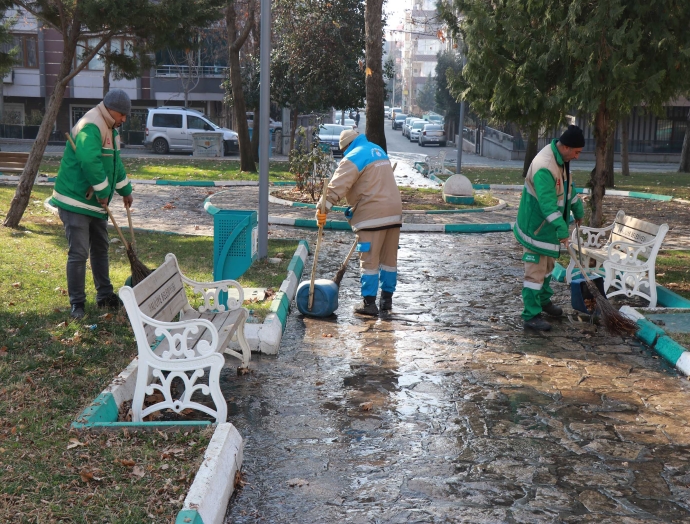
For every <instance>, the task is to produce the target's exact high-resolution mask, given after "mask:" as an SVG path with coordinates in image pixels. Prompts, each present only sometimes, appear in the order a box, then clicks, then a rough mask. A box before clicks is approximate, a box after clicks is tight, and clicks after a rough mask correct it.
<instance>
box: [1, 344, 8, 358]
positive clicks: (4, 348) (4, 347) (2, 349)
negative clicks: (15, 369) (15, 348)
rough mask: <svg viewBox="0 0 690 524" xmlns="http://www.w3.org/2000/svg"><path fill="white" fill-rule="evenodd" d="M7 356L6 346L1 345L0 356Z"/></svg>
mask: <svg viewBox="0 0 690 524" xmlns="http://www.w3.org/2000/svg"><path fill="white" fill-rule="evenodd" d="M6 356H7V346H2V347H1V348H0V358H4V357H6Z"/></svg>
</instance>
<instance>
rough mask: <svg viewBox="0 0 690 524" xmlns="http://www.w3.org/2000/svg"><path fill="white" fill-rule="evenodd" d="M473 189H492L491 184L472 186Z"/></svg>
mask: <svg viewBox="0 0 690 524" xmlns="http://www.w3.org/2000/svg"><path fill="white" fill-rule="evenodd" d="M472 189H491V184H472Z"/></svg>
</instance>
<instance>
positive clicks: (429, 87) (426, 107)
mask: <svg viewBox="0 0 690 524" xmlns="http://www.w3.org/2000/svg"><path fill="white" fill-rule="evenodd" d="M417 105H418V106H419V109H421V110H422V111H435V110H436V79H435V78H433V77H431V76H430V77H428V78H427V79H426V82H425V83H424V87H422V89H421V90H420V91H419V93H417Z"/></svg>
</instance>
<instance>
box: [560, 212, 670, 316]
mask: <svg viewBox="0 0 690 524" xmlns="http://www.w3.org/2000/svg"><path fill="white" fill-rule="evenodd" d="M667 232H668V225H667V224H662V225H660V226H657V225H656V224H652V223H651V222H645V221H644V220H638V219H636V218H633V217H628V216H625V212H624V211H622V210H621V211H618V214H617V215H616V219H615V220H614V222H613V224H611V225H610V226H607V227H603V228H593V227H581V228H580V233H581V235H582V236H581V239H580V244H581V246H582V265H583V267H585V268H588V267H590V261H594V262H593V267H592V269H591V271H592V272H597V273H600V274H602V275H604V289H605V290H607V291H608V289H609V288H611V287H612V288H613V289H614V290H613V291H612V292H611V293H607V294H606V296H607V297H612V296H615V295H626V296H628V297H631V296H633V295H637V296H640V297H643V298H645V299H647V300H649V306H650V307H656V276H655V264H656V256H657V253H658V252H659V248H660V247H661V243H662V242H663V240H664V237H665V236H666V233H667ZM570 243H571V245H572V246H573V248H574V250H575V252H577V249H578V247H577V230H574V231H573V233H572V235H571V239H570ZM574 269H575V260H570V264H568V268H567V270H566V274H565V278H566V282H568V283H570V281H571V280H572V278H573V270H574Z"/></svg>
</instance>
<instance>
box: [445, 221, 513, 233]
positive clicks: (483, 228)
mask: <svg viewBox="0 0 690 524" xmlns="http://www.w3.org/2000/svg"><path fill="white" fill-rule="evenodd" d="M512 229H513V226H512V225H511V224H508V223H503V224H501V223H499V224H446V225H445V229H444V231H445V232H446V233H498V232H502V231H512Z"/></svg>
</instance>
